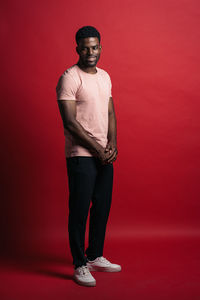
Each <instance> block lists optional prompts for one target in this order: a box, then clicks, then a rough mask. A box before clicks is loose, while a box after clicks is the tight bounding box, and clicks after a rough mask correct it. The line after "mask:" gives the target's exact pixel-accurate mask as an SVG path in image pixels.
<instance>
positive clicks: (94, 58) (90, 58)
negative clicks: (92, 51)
mask: <svg viewBox="0 0 200 300" xmlns="http://www.w3.org/2000/svg"><path fill="white" fill-rule="evenodd" d="M86 59H87V60H89V61H94V60H96V57H88V58H86Z"/></svg>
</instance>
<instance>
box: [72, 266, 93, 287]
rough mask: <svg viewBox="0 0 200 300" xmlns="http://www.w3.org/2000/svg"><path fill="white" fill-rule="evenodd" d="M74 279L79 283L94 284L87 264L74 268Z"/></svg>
mask: <svg viewBox="0 0 200 300" xmlns="http://www.w3.org/2000/svg"><path fill="white" fill-rule="evenodd" d="M73 278H74V280H75V281H76V282H77V283H78V284H81V285H85V286H95V285H96V280H95V279H94V277H93V276H92V274H91V273H90V271H89V269H88V267H87V266H81V267H78V268H77V269H75V270H74V276H73Z"/></svg>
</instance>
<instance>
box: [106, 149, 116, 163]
mask: <svg viewBox="0 0 200 300" xmlns="http://www.w3.org/2000/svg"><path fill="white" fill-rule="evenodd" d="M116 155H117V153H116V151H114V152H113V154H112V155H111V156H110V157H109V159H108V160H107V162H108V163H110V162H112V161H113V159H114V158H115V157H116Z"/></svg>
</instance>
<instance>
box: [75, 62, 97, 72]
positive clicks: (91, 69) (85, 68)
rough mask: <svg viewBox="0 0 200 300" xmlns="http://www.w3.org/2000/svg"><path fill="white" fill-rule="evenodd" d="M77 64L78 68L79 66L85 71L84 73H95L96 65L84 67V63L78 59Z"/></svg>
mask: <svg viewBox="0 0 200 300" xmlns="http://www.w3.org/2000/svg"><path fill="white" fill-rule="evenodd" d="M77 65H78V66H79V68H80V69H81V70H83V71H84V72H86V73H90V74H95V73H97V69H96V66H94V67H86V66H84V65H83V64H82V63H81V61H78V63H77Z"/></svg>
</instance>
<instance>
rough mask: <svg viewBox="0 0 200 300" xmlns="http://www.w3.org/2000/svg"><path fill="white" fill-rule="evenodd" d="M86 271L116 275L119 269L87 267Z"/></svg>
mask: <svg viewBox="0 0 200 300" xmlns="http://www.w3.org/2000/svg"><path fill="white" fill-rule="evenodd" d="M88 269H89V270H90V271H97V272H110V273H116V272H120V271H121V268H120V269H113V268H109V267H93V266H90V265H88Z"/></svg>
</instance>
